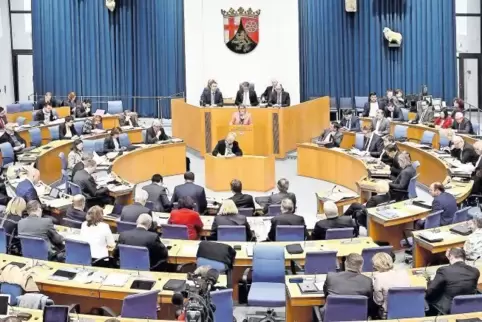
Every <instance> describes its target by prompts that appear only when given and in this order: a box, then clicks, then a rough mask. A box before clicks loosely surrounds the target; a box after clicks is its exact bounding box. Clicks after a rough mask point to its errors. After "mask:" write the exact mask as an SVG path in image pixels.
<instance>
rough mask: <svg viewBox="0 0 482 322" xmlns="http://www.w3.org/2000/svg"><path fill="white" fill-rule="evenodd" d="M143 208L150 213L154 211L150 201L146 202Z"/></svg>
mask: <svg viewBox="0 0 482 322" xmlns="http://www.w3.org/2000/svg"><path fill="white" fill-rule="evenodd" d="M144 206H145V207H146V208H148V209H149V210H151V211H152V210H153V209H154V203H153V202H152V201H146V204H145V205H144Z"/></svg>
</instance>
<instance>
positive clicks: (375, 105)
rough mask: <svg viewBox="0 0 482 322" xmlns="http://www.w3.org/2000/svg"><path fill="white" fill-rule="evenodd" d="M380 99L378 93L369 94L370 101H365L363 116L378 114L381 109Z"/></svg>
mask: <svg viewBox="0 0 482 322" xmlns="http://www.w3.org/2000/svg"><path fill="white" fill-rule="evenodd" d="M381 108H382V106H380V104H379V102H378V99H377V93H375V92H371V93H370V96H369V101H368V102H366V103H365V107H364V108H363V114H362V115H363V117H375V116H377V111H378V110H379V109H381Z"/></svg>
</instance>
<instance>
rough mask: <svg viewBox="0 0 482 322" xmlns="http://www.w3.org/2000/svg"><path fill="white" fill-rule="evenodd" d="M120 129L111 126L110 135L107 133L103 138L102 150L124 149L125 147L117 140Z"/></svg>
mask: <svg viewBox="0 0 482 322" xmlns="http://www.w3.org/2000/svg"><path fill="white" fill-rule="evenodd" d="M120 133H121V132H120V131H119V129H117V128H113V129H112V130H111V131H110V135H108V136H107V137H106V138H105V139H104V152H105V153H109V152H115V151H124V150H125V149H126V148H125V147H121V145H120V142H119V136H120Z"/></svg>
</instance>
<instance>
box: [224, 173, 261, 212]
mask: <svg viewBox="0 0 482 322" xmlns="http://www.w3.org/2000/svg"><path fill="white" fill-rule="evenodd" d="M231 191H232V192H233V193H234V195H233V196H232V197H231V198H229V199H231V200H232V201H234V204H235V205H236V207H237V208H238V209H239V208H253V211H254V209H255V206H254V200H253V196H251V195H247V194H244V193H243V184H242V183H241V181H239V180H238V179H233V180H232V181H231Z"/></svg>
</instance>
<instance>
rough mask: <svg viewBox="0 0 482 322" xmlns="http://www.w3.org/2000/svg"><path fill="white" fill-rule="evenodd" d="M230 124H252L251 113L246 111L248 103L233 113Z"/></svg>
mask: <svg viewBox="0 0 482 322" xmlns="http://www.w3.org/2000/svg"><path fill="white" fill-rule="evenodd" d="M229 125H251V114H250V113H248V112H247V111H246V105H240V106H239V107H238V111H237V112H234V113H233V117H232V118H231V122H229Z"/></svg>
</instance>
